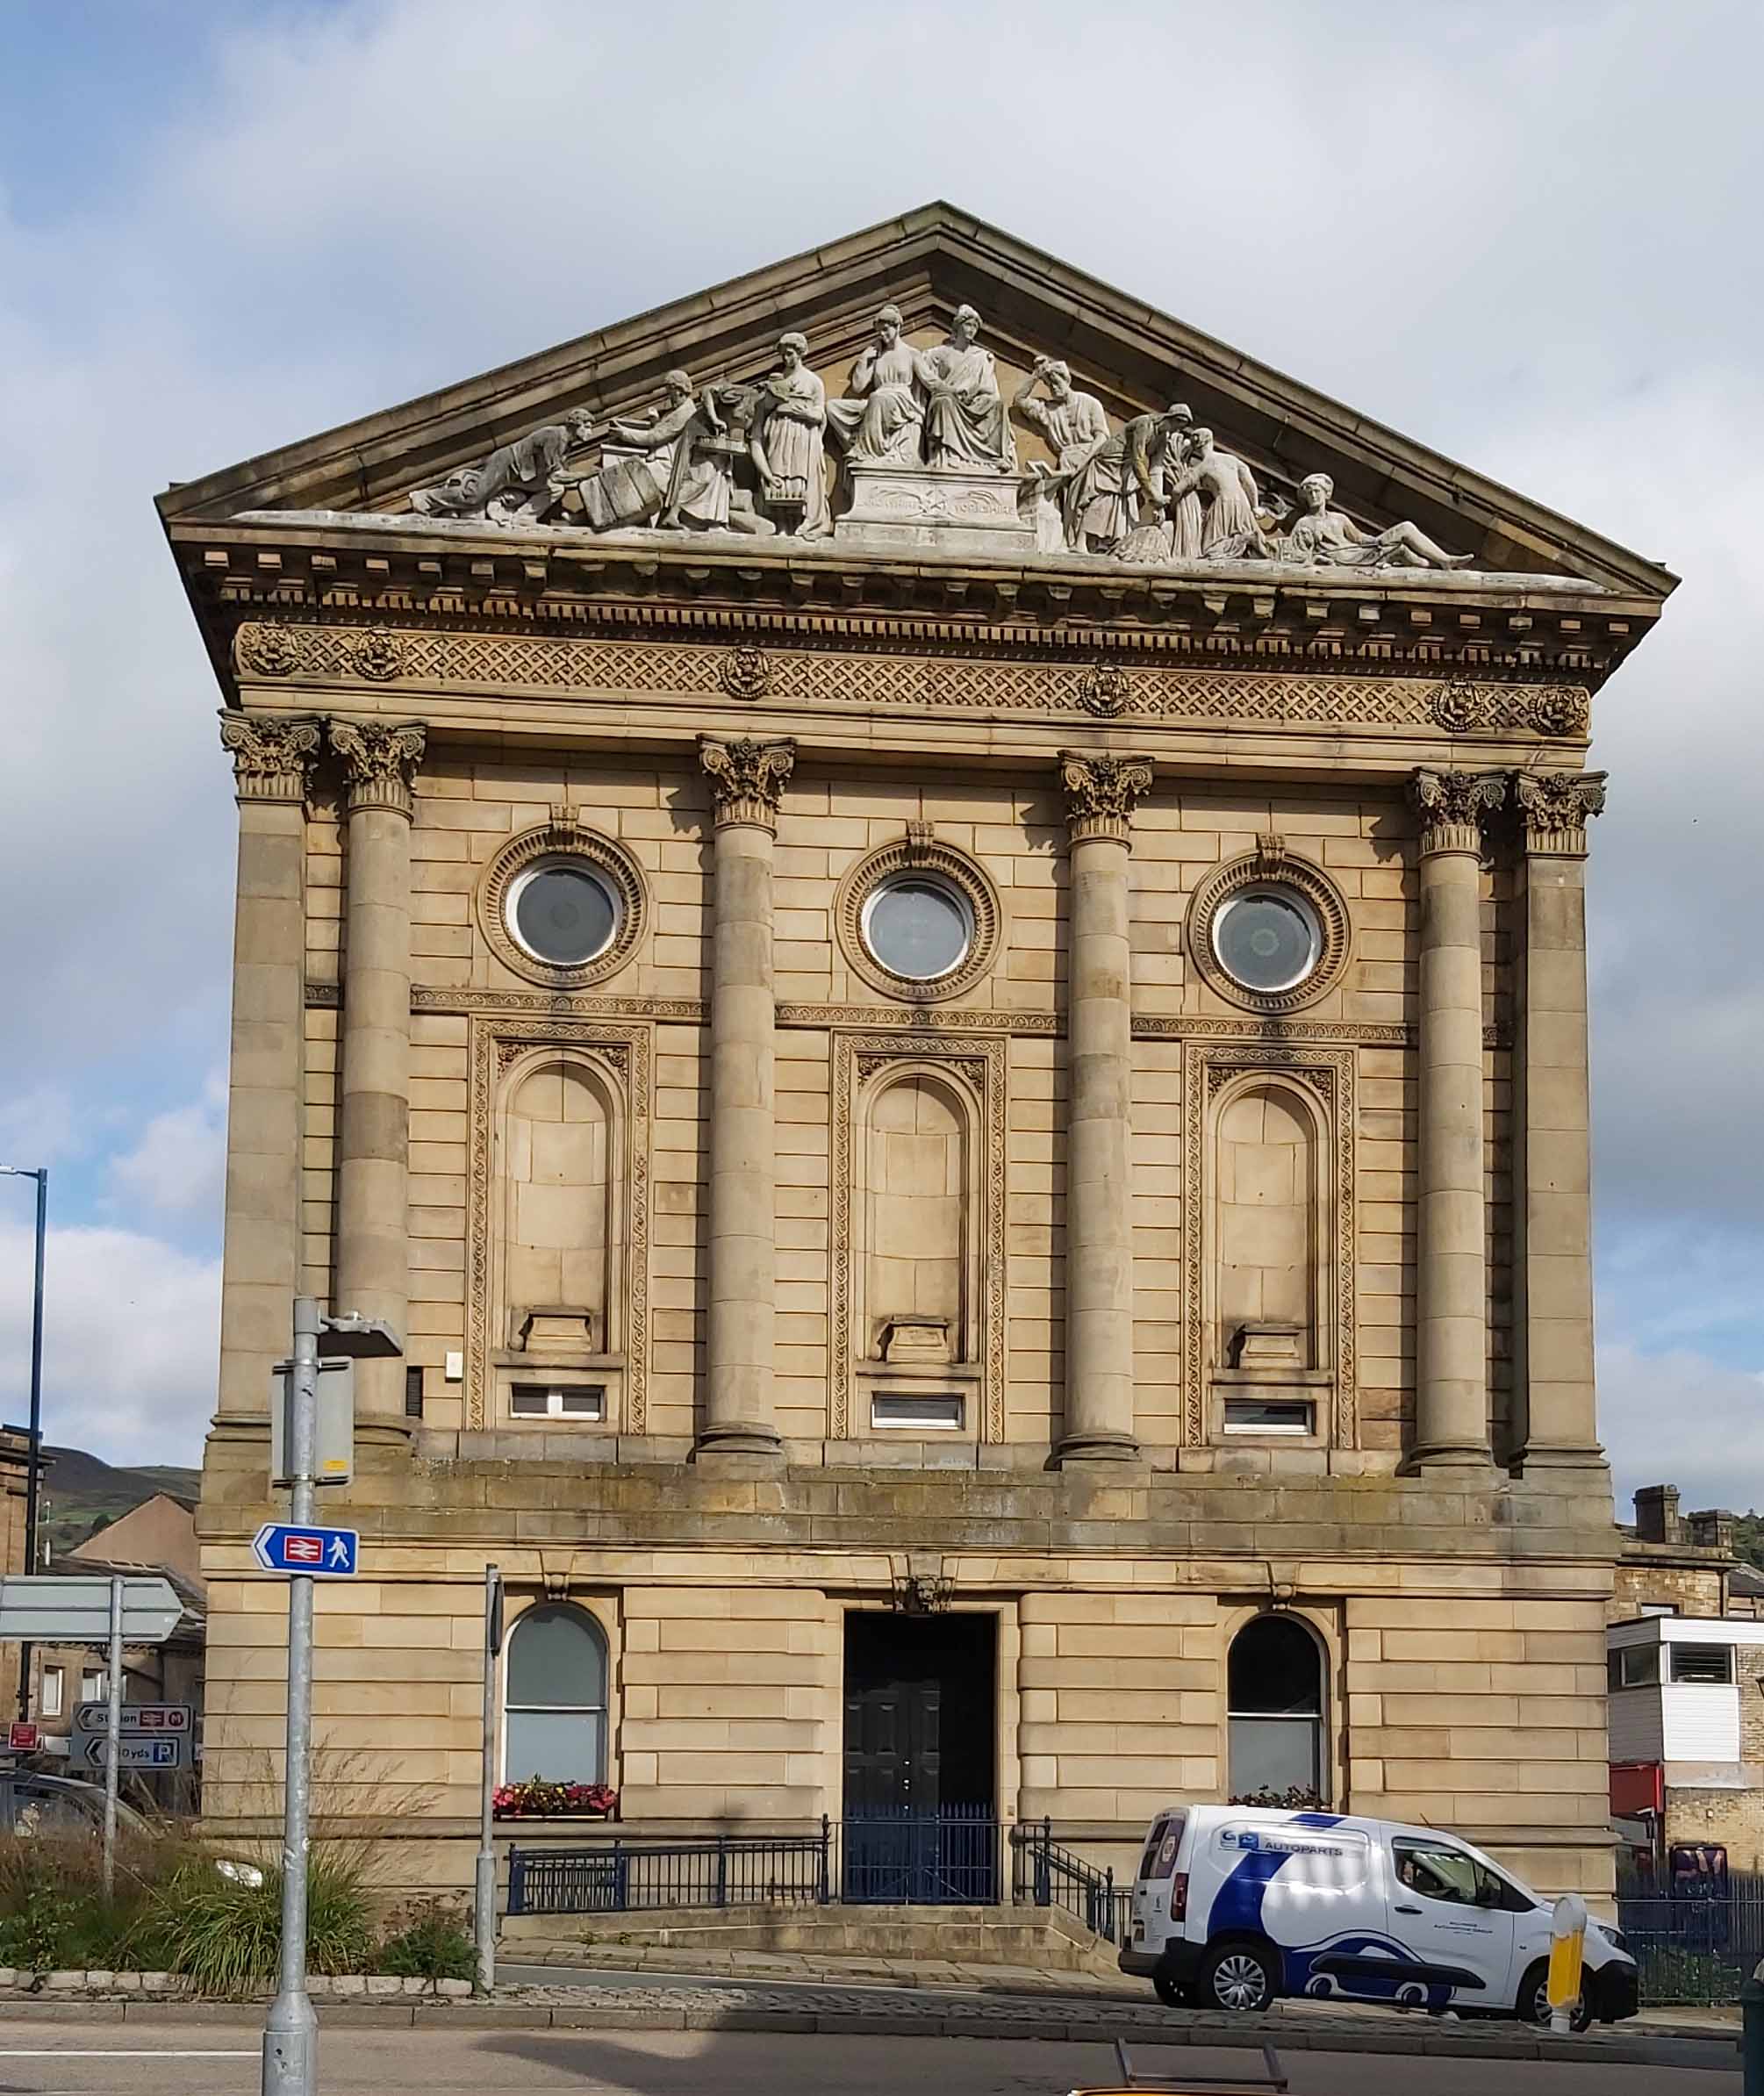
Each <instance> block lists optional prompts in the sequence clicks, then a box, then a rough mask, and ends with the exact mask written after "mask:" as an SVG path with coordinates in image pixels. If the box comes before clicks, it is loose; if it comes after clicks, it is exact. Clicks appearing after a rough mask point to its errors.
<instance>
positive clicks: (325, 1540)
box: [251, 1521, 357, 1579]
mask: <svg viewBox="0 0 1764 2096" xmlns="http://www.w3.org/2000/svg"><path fill="white" fill-rule="evenodd" d="M356 1543H357V1538H356V1534H355V1530H354V1529H353V1528H294V1527H290V1525H288V1523H286V1522H284V1521H266V1522H265V1523H264V1524H263V1525H262V1528H260V1529H259V1530H258V1532H257V1535H256V1539H255V1541H254V1542H253V1543H252V1546H251V1554H252V1555H253V1556H254V1557H255V1559H256V1560H257V1561H258V1563H259V1564H260V1565H262V1568H263V1569H264V1570H265V1571H266V1572H304V1573H305V1574H306V1576H308V1577H309V1578H311V1579H353V1578H354V1577H355V1550H356Z"/></svg>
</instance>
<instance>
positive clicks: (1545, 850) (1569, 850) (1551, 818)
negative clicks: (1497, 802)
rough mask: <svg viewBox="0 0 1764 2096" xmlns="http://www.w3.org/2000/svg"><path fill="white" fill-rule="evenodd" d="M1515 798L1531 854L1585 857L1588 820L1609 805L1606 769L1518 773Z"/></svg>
mask: <svg viewBox="0 0 1764 2096" xmlns="http://www.w3.org/2000/svg"><path fill="white" fill-rule="evenodd" d="M1513 798H1514V800H1515V803H1516V804H1517V808H1518V812H1519V823H1520V829H1521V831H1522V834H1523V836H1524V842H1525V851H1526V853H1527V855H1528V856H1529V857H1531V858H1542V857H1545V856H1549V857H1553V858H1585V856H1586V850H1587V822H1588V819H1589V818H1590V817H1591V816H1594V815H1603V813H1604V807H1605V774H1604V773H1603V772H1516V773H1515V774H1514V777H1513Z"/></svg>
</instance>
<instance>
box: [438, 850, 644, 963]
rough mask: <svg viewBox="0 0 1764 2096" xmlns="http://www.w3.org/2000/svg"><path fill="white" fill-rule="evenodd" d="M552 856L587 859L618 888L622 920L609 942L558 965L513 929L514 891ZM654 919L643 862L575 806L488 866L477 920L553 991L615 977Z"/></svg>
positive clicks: (499, 949)
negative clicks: (572, 961) (575, 961)
mask: <svg viewBox="0 0 1764 2096" xmlns="http://www.w3.org/2000/svg"><path fill="white" fill-rule="evenodd" d="M550 859H580V860H582V861H584V863H585V864H586V865H588V866H590V867H591V868H592V870H593V872H595V873H596V874H597V875H598V876H599V879H601V880H602V881H603V882H604V883H605V885H606V887H607V889H609V890H610V891H611V893H612V895H613V898H614V901H615V904H616V921H615V922H614V924H613V933H612V937H610V938H609V939H608V941H607V943H606V946H605V947H604V948H603V949H602V950H601V951H599V953H597V954H595V955H594V957H593V958H592V959H591V960H586V961H583V962H581V963H580V964H579V965H559V964H555V963H553V962H550V961H546V960H541V958H539V957H538V955H537V954H534V953H529V952H528V951H527V949H526V947H524V946H523V945H522V944H520V941H519V940H518V939H516V938H515V937H514V936H513V933H512V932H511V931H510V930H509V925H508V904H509V894H510V890H511V889H512V888H513V886H514V884H515V882H516V881H517V880H519V879H520V876H521V875H522V874H523V873H525V872H527V871H528V869H529V868H531V867H534V866H541V865H544V864H545V863H546V862H547V861H548V860H550ZM648 918H649V890H648V887H647V886H646V885H645V883H644V880H643V876H642V872H641V871H640V869H639V868H638V865H637V864H636V861H635V859H634V858H632V857H631V855H630V853H629V852H628V851H626V850H625V849H624V847H623V846H622V845H620V844H618V843H614V842H613V839H612V838H611V837H608V836H602V835H601V834H600V832H599V830H598V829H589V828H588V826H587V825H586V824H585V823H584V822H582V821H581V820H580V818H579V817H578V815H577V812H576V810H575V809H573V808H554V809H553V810H552V813H551V818H550V820H549V822H541V823H539V824H538V825H536V826H535V827H534V828H533V829H524V830H522V831H521V832H520V835H519V836H514V837H511V838H510V839H509V841H508V842H507V843H506V844H504V845H503V846H502V848H501V849H500V850H499V851H498V852H497V853H496V854H495V856H494V857H493V858H491V862H490V864H489V865H487V866H486V867H485V868H484V874H483V876H482V878H481V879H480V880H479V882H478V886H477V921H478V927H479V929H480V930H482V932H483V934H484V940H485V943H486V944H488V945H489V947H490V950H491V952H492V953H494V954H495V956H496V958H498V960H499V961H500V962H501V963H502V964H503V965H504V966H505V967H506V968H509V969H511V970H513V973H515V974H517V975H520V976H524V977H525V978H526V979H527V981H528V982H538V983H544V984H547V985H549V987H550V988H551V989H552V990H554V991H570V990H580V989H586V988H588V987H591V986H592V984H594V983H597V982H604V981H605V980H606V978H607V977H608V976H609V975H615V974H617V973H618V972H619V970H620V968H622V967H623V966H624V965H626V963H627V961H629V960H630V958H632V956H633V955H634V954H635V952H636V951H637V948H638V946H639V945H640V944H642V938H643V934H644V931H645V930H646V929H647V926H648Z"/></svg>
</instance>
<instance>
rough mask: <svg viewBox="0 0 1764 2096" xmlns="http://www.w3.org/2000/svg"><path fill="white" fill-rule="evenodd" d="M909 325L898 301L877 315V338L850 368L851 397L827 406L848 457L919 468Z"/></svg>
mask: <svg viewBox="0 0 1764 2096" xmlns="http://www.w3.org/2000/svg"><path fill="white" fill-rule="evenodd" d="M904 325H905V323H904V322H903V321H902V319H901V318H900V307H899V306H898V305H885V306H884V307H883V308H882V310H881V312H879V313H878V314H877V316H876V334H875V339H874V340H873V341H869V342H866V343H865V344H864V348H862V349H861V350H859V352H858V354H857V362H856V363H855V364H853V365H852V367H851V398H847V399H843V400H829V401H828V404H827V427H828V433H829V434H831V435H832V436H834V437H835V439H837V440H838V441H839V442H840V443H842V444H843V447H844V449H845V456H846V457H847V458H848V459H853V460H857V461H861V462H864V463H869V464H871V465H906V466H916V465H917V464H918V463H919V443H920V437H921V431H922V429H923V427H924V421H925V406H924V402H923V401H922V400H921V398H920V395H919V391H918V386H919V352H918V351H917V350H916V349H915V348H914V347H913V345H912V344H911V343H910V342H905V341H901V339H900V330H901V328H902V327H903V326H904Z"/></svg>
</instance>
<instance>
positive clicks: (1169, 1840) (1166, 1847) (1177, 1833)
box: [1140, 1812, 1188, 1877]
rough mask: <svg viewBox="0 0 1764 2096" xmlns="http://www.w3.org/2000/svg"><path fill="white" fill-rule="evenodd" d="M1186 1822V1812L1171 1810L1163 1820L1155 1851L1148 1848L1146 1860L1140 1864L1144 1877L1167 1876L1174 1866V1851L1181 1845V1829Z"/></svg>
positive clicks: (1141, 1873)
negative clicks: (1161, 1832)
mask: <svg viewBox="0 0 1764 2096" xmlns="http://www.w3.org/2000/svg"><path fill="white" fill-rule="evenodd" d="M1187 1824H1188V1815H1187V1812H1172V1813H1171V1814H1170V1815H1169V1817H1168V1818H1167V1819H1166V1820H1165V1822H1164V1830H1163V1834H1162V1838H1161V1839H1159V1840H1158V1841H1157V1842H1156V1843H1155V1848H1156V1853H1155V1854H1151V1853H1150V1851H1149V1850H1148V1861H1147V1863H1145V1864H1144V1865H1142V1866H1141V1870H1140V1875H1141V1876H1142V1877H1169V1876H1170V1874H1171V1872H1172V1870H1175V1868H1176V1852H1177V1850H1178V1849H1180V1848H1181V1846H1182V1829H1183V1828H1184V1827H1186V1826H1187Z"/></svg>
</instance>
